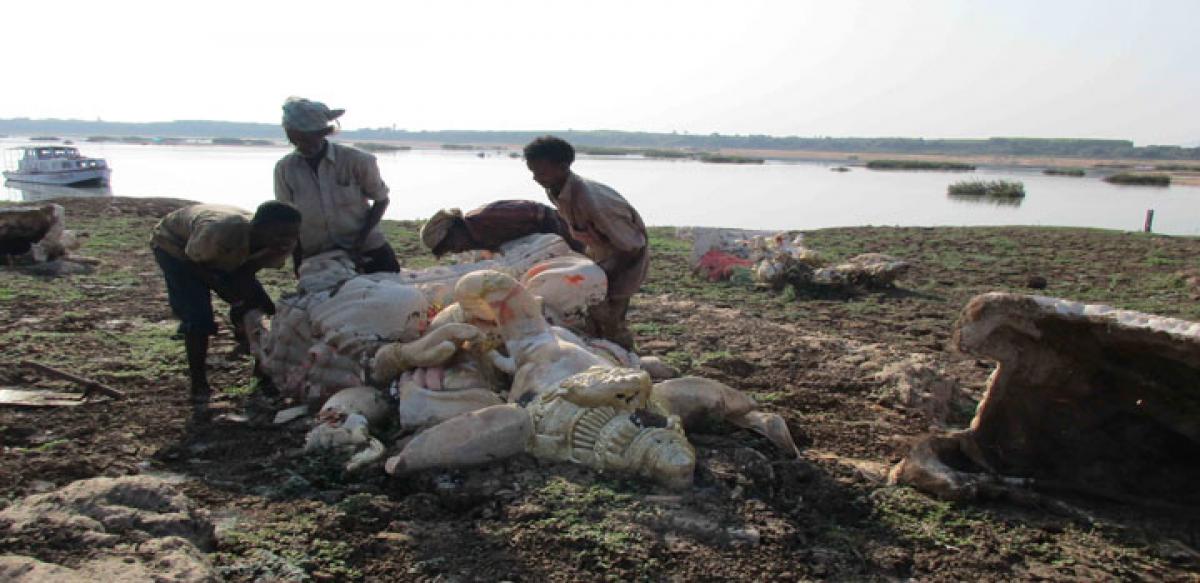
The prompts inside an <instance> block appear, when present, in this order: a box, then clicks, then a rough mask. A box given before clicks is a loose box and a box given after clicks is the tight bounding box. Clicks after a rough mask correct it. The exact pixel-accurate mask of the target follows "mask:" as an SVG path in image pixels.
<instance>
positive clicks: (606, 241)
mask: <svg viewBox="0 0 1200 583" xmlns="http://www.w3.org/2000/svg"><path fill="white" fill-rule="evenodd" d="M574 161H575V148H573V147H571V144H568V143H567V142H566V140H563V139H561V138H556V137H554V136H542V137H540V138H538V139H536V140H534V141H532V142H530V143H529V145H527V146H525V165H526V166H527V167H528V168H529V171H530V172H532V173H533V180H534V182H537V183H538V184H539V185H541V186H542V187H543V188H545V189H546V195H547V196H549V197H550V202H552V203H554V206H555V208H557V209H558V214H559V215H560V216H561V217H562V218H563V220H564V221H566V223H567V227H568V228H569V229H570V232H571V236H572V237H574V238H575V239H577V240H578V241H579V242H581V243H583V244H584V245H585V246H586V250H585V253H586V254H587V256H588V257H591V258H592V260H593V261H595V262H596V263H597V264H598V265H600V267H601V268H602V269H604V272H605V274H606V275H608V296H607V298H606V299H605V301H604V302H603V303H601V304H600V305H597V306H593V307H592V309H591V310H590V320H591V327H592V330H588V331H587V332H588V333H589V334H593V335H596V336H599V337H602V338H607V339H609V340H612V341H613V342H616V343H617V344H620V345H621V346H623V347H625V348H626V349H628V350H632V349H633V333H632V332H630V331H629V327H628V326H627V325H626V322H625V313H626V312H627V311H628V310H629V299H630V298H631V297H632V296H633V294H634V293H636V292H637V291H638V288H640V287H641V286H642V282H644V281H646V272H647V271H648V270H649V268H650V253H649V249H648V248H647V238H646V225H645V224H644V223H642V217H641V216H639V215H638V213H637V211H636V210H634V209H633V207H632V206H630V204H629V203H628V202H626V201H625V199H624V198H622V197H621V195H620V194H617V191H615V190H613V189H611V188H609V187H607V186H605V185H603V184H600V183H599V182H596V181H593V180H588V179H587V178H583V177H582V176H579V175H578V174H575V173H574V172H572V171H571V164H572V163H573V162H574Z"/></svg>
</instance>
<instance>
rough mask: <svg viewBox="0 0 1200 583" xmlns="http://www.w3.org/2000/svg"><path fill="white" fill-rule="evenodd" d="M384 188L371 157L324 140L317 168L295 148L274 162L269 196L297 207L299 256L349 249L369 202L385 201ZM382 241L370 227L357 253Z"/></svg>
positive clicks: (354, 239) (380, 243)
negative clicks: (300, 251) (322, 151)
mask: <svg viewBox="0 0 1200 583" xmlns="http://www.w3.org/2000/svg"><path fill="white" fill-rule="evenodd" d="M387 199H388V187H387V185H386V184H384V183H383V178H382V177H381V176H380V175H379V164H377V163H376V161H375V156H372V155H371V154H368V153H366V152H363V151H361V150H356V149H354V148H351V147H349V146H343V145H340V144H335V143H333V142H329V147H328V148H326V149H325V157H324V158H322V159H321V163H320V164H318V165H317V172H313V169H312V167H311V166H309V165H308V162H307V161H305V159H304V156H301V155H300V153H299V152H292V153H291V154H288V155H287V156H284V157H283V158H282V159H280V160H279V162H278V163H276V164H275V200H280V201H283V202H290V203H292V204H293V205H295V206H296V208H298V209H300V214H301V215H303V220H302V221H301V222H300V248H301V249H302V251H303V254H304V257H311V256H313V255H316V254H318V253H324V252H325V251H331V250H333V249H345V250H350V249H351V248H353V246H354V242H355V241H356V240H357V239H358V235H359V233H361V232H362V228H363V225H364V224H365V223H366V221H367V213H369V212H370V210H371V206H370V203H368V202H367V201H375V202H380V201H385V200H387ZM384 243H386V240H385V239H384V238H383V234H382V233H380V232H379V228H378V227H376V228H374V229H371V232H370V234H368V235H367V240H366V242H365V243H364V244H363V249H362V250H363V251H371V250H374V249H378V248H379V247H380V246H382V245H383V244H384Z"/></svg>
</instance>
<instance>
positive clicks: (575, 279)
mask: <svg viewBox="0 0 1200 583" xmlns="http://www.w3.org/2000/svg"><path fill="white" fill-rule="evenodd" d="M585 279H587V278H586V277H584V276H582V275H578V274H576V275H568V276H567V277H566V280H567V283H569V284H571V285H579V284H581V283H583V280H585Z"/></svg>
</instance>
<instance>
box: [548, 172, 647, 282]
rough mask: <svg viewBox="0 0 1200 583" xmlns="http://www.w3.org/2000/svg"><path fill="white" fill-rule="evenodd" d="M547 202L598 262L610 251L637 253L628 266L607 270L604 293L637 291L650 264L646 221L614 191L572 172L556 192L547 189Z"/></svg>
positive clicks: (590, 255)
mask: <svg viewBox="0 0 1200 583" xmlns="http://www.w3.org/2000/svg"><path fill="white" fill-rule="evenodd" d="M546 194H547V195H548V196H549V197H550V202H552V203H554V207H555V208H557V209H558V213H559V214H560V215H561V216H562V218H563V220H565V221H566V222H567V228H568V229H570V232H571V236H572V237H574V238H575V239H578V240H579V241H581V242H583V243H584V244H585V245H587V249H586V251H585V252H586V253H587V256H588V257H591V258H592V260H593V261H596V262H597V263H602V262H603V261H604V260H606V259H608V258H610V257H612V255H613V253H614V251H621V252H625V253H638V254H639V257H638V259H637V260H636V261H634V262H633V263H632V264H631V265H629V266H628V267H625V268H624V269H622V270H620V271H616V272H611V273H608V274H607V275H608V297H609V298H627V297H630V296H632V295H633V294H635V293H637V291H638V288H640V287H641V286H642V282H644V281H645V280H646V273H647V271H648V270H649V268H650V253H649V252H648V250H647V247H646V243H647V239H646V225H645V224H644V223H643V222H642V217H641V216H640V215H638V213H637V211H636V210H634V209H633V207H632V206H630V204H629V203H628V202H626V200H625V199H624V198H623V197H622V196H621V195H620V194H617V191H615V190H613V189H611V188H609V187H607V186H605V185H603V184H600V183H599V182H596V181H593V180H588V179H586V178H584V177H582V176H579V175H578V174H575V173H574V172H571V173H570V174H569V175H568V176H567V183H566V184H565V185H564V186H563V188H562V191H560V192H559V193H558V196H554V194H553V193H551V192H550V191H547V192H546Z"/></svg>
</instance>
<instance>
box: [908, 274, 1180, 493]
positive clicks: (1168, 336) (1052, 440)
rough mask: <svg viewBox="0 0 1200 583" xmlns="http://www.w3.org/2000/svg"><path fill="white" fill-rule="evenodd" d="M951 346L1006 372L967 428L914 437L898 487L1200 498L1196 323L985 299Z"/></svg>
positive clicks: (995, 377) (1067, 304) (1051, 302)
mask: <svg viewBox="0 0 1200 583" xmlns="http://www.w3.org/2000/svg"><path fill="white" fill-rule="evenodd" d="M954 343H955V344H956V345H957V347H958V349H959V350H961V351H964V352H966V353H969V354H972V355H976V356H978V357H981V358H986V359H989V360H993V361H995V362H997V363H998V366H997V368H996V370H995V372H994V373H993V374H992V376H991V378H990V379H989V381H988V386H987V390H986V393H985V394H984V397H983V399H982V401H981V402H980V403H979V407H978V409H977V411H976V413H975V417H974V419H973V420H972V421H971V424H970V427H969V428H968V429H967V430H965V431H959V432H955V433H951V434H948V435H937V436H931V437H929V438H926V439H925V440H923V441H921V442H919V443H917V444H916V445H915V446H914V447H913V449H912V451H911V452H910V453H909V455H908V457H907V458H906V459H904V460H903V461H901V462H900V463H899V464H898V465H897V466H896V467H895V468H893V470H892V473H891V479H892V480H893V481H894V482H900V483H905V484H910V485H912V486H914V487H916V488H919V489H921V490H924V491H926V492H929V493H932V494H935V495H937V496H940V497H943V498H949V499H972V498H976V497H986V496H989V495H992V494H996V493H998V492H1003V491H1004V490H1005V489H1007V488H1011V487H1013V486H1031V487H1033V488H1035V489H1051V490H1071V491H1076V492H1080V493H1084V494H1089V495H1095V496H1101V497H1105V498H1109V499H1116V500H1122V501H1135V502H1146V503H1150V504H1168V505H1180V506H1188V507H1193V508H1194V507H1196V506H1197V505H1198V504H1200V488H1197V487H1196V483H1197V480H1200V323H1195V322H1188V321H1184V320H1178V319H1173V318H1164V317H1159V316H1153V315H1149V314H1143V313H1139V312H1132V311H1126V310H1116V309H1113V308H1110V307H1108V306H1103V305H1098V304H1082V303H1078V302H1071V301H1067V300H1061V299H1055V298H1047V297H1039V296H1024V295H1017V294H1004V293H990V294H984V295H980V296H977V297H975V298H974V299H973V300H971V302H970V303H969V304H967V306H966V308H965V309H964V310H963V313H962V316H961V317H960V319H959V321H958V323H957V325H956V329H955V334H954Z"/></svg>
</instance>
